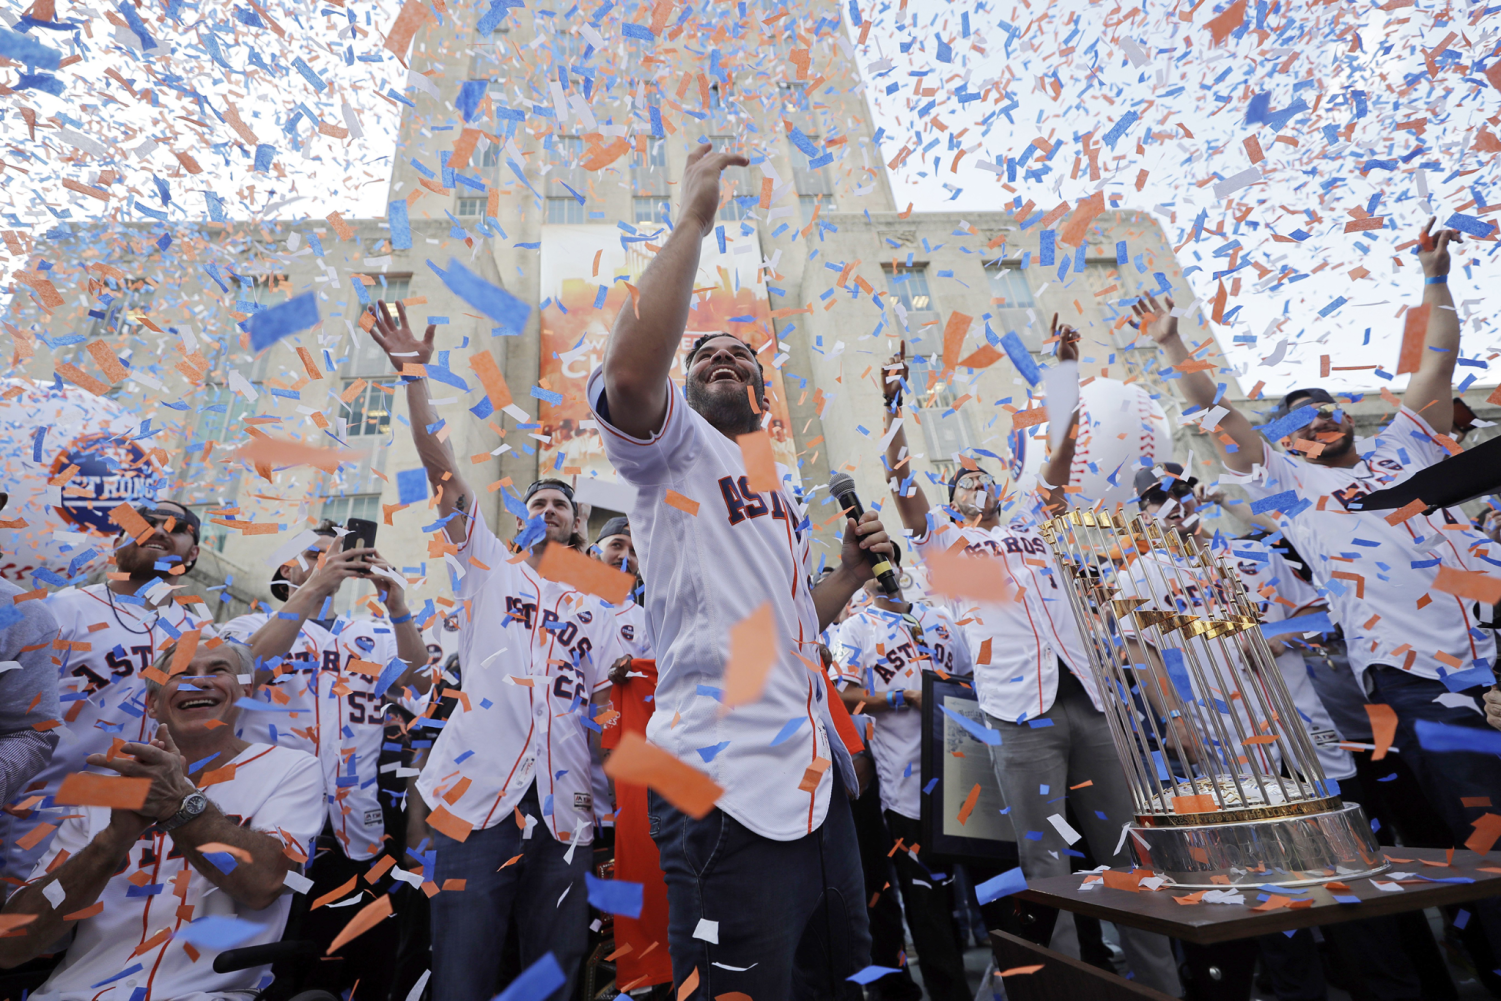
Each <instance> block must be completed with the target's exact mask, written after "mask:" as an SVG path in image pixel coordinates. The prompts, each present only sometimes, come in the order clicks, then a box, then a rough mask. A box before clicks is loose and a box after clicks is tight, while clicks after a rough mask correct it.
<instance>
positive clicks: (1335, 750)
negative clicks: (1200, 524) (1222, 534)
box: [1229, 539, 1355, 779]
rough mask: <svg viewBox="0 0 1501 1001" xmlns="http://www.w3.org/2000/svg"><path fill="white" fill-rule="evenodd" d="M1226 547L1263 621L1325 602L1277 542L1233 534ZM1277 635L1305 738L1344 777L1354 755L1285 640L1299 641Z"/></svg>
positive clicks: (1331, 772)
mask: <svg viewBox="0 0 1501 1001" xmlns="http://www.w3.org/2000/svg"><path fill="white" fill-rule="evenodd" d="M1229 548H1230V555H1231V557H1232V558H1233V559H1234V561H1235V569H1236V572H1237V573H1238V574H1239V575H1240V580H1241V583H1243V584H1244V585H1245V586H1246V590H1247V591H1249V592H1251V596H1252V598H1253V599H1255V600H1259V601H1261V602H1262V606H1261V621H1262V622H1281V621H1283V620H1284V619H1290V618H1293V617H1294V616H1296V615H1298V614H1299V613H1301V612H1302V611H1304V610H1305V609H1307V608H1308V607H1309V606H1310V605H1315V604H1320V603H1322V602H1323V598H1322V597H1321V596H1320V595H1319V593H1318V591H1317V590H1315V589H1314V587H1313V585H1312V584H1310V583H1308V582H1307V581H1305V580H1304V579H1303V578H1302V577H1299V576H1298V575H1297V573H1296V571H1295V570H1294V569H1293V567H1292V566H1291V565H1289V563H1288V560H1287V558H1286V557H1285V556H1284V555H1283V553H1282V550H1280V549H1278V548H1277V547H1276V546H1269V545H1267V544H1266V542H1265V541H1263V540H1261V539H1235V540H1234V541H1232V542H1231V543H1230V544H1229ZM1279 599H1280V600H1279ZM1281 639H1282V640H1283V646H1284V649H1283V651H1282V652H1281V653H1279V654H1278V655H1277V666H1278V667H1280V668H1281V669H1282V679H1283V680H1284V681H1285V682H1287V692H1288V694H1289V695H1291V696H1292V699H1293V705H1294V706H1296V707H1297V709H1298V716H1299V717H1301V718H1302V720H1303V728H1304V729H1305V730H1307V731H1308V739H1309V740H1311V741H1312V742H1313V748H1314V751H1315V753H1317V754H1318V756H1319V763H1320V764H1321V765H1322V766H1323V768H1324V774H1325V775H1326V776H1328V777H1329V778H1331V779H1347V778H1349V777H1350V776H1352V775H1354V774H1355V758H1354V756H1353V755H1352V754H1351V753H1350V752H1349V751H1347V750H1345V749H1344V748H1342V747H1340V746H1339V745H1340V742H1341V741H1343V740H1344V739H1345V738H1344V736H1343V735H1342V734H1341V733H1340V732H1339V728H1338V727H1336V726H1335V725H1334V720H1333V718H1332V717H1330V715H1329V710H1328V709H1326V708H1325V707H1324V702H1323V700H1322V699H1320V698H1319V693H1318V692H1317V691H1316V690H1315V689H1314V687H1313V679H1312V678H1310V677H1309V674H1308V671H1309V668H1308V664H1307V663H1305V662H1304V660H1303V654H1302V652H1301V651H1300V650H1299V649H1298V648H1297V647H1295V646H1293V645H1291V643H1289V642H1288V641H1294V642H1295V641H1297V639H1298V636H1297V635H1292V636H1283V637H1281Z"/></svg>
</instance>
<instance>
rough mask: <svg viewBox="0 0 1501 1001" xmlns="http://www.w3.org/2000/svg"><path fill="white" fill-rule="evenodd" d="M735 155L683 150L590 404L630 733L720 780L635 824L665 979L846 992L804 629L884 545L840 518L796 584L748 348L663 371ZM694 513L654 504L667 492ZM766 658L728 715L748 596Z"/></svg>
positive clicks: (805, 546)
mask: <svg viewBox="0 0 1501 1001" xmlns="http://www.w3.org/2000/svg"><path fill="white" fill-rule="evenodd" d="M747 164H748V161H747V160H746V158H745V157H743V156H740V155H738V154H734V153H719V152H713V151H711V149H710V148H709V147H708V146H707V145H704V146H700V147H699V148H698V149H696V150H695V151H694V152H693V153H692V155H690V157H689V158H688V164H687V168H686V170H685V171H684V175H683V180H682V182H681V184H680V185H679V190H680V191H681V192H682V203H681V206H680V208H679V217H678V223H677V227H676V228H675V229H674V230H673V232H672V235H671V236H670V237H668V239H667V241H666V243H665V244H664V245H663V247H662V250H661V251H660V252H659V253H658V254H657V255H656V257H655V258H654V259H653V261H652V263H651V265H650V266H649V267H648V268H647V269H646V271H645V272H644V273H643V274H642V276H641V280H640V283H639V297H638V305H639V309H631V308H627V309H623V310H621V312H620V314H619V316H618V318H617V319H616V322H615V327H614V330H613V332H612V334H611V337H610V342H609V344H608V346H607V348H606V350H605V359H604V364H603V366H602V367H601V368H599V369H596V370H595V372H594V374H593V375H592V376H591V377H590V380H589V390H588V393H589V403H590V406H591V408H592V409H593V411H594V414H595V416H596V417H597V419H598V421H599V427H600V435H601V437H602V438H603V440H604V447H605V454H606V455H607V456H608V457H609V459H610V461H611V462H612V463H613V464H614V466H615V469H616V470H617V471H618V472H619V473H620V475H621V476H622V477H624V478H625V479H626V480H627V481H628V482H630V483H631V484H632V485H633V486H635V487H636V489H637V499H636V503H635V506H634V510H633V511H632V512H631V515H630V523H631V527H632V530H633V533H634V538H635V544H636V548H637V551H638V553H639V554H640V558H641V566H642V570H643V576H644V579H645V582H646V587H645V591H646V614H647V618H648V620H649V622H650V623H651V627H652V629H651V632H652V639H653V643H654V646H655V650H656V655H657V675H658V680H657V689H656V698H655V703H654V704H655V706H656V711H655V713H654V715H653V717H652V720H651V722H650V724H649V725H648V728H647V736H648V739H649V740H650V741H651V742H652V743H654V744H656V745H658V746H659V747H662V748H665V749H666V750H668V751H670V752H671V753H673V754H674V755H676V756H677V757H678V758H679V759H681V760H682V761H685V762H687V763H688V764H689V765H691V766H693V767H695V768H698V769H699V770H701V771H704V772H707V773H708V774H709V775H710V777H712V778H713V779H714V781H716V782H717V783H718V784H719V785H720V786H722V787H723V788H724V793H723V795H722V796H721V797H720V798H719V801H718V804H717V806H716V807H715V808H714V809H713V810H711V811H710V812H709V813H708V814H706V815H705V816H704V817H703V818H702V819H698V820H695V819H693V818H692V817H691V816H689V815H688V814H686V813H684V812H683V811H681V810H679V809H677V808H676V807H674V806H672V805H671V804H669V803H668V802H667V801H666V800H665V799H663V798H662V797H661V796H659V795H658V794H657V793H656V792H653V793H652V794H651V797H650V806H649V814H650V818H651V828H652V836H653V838H654V839H655V840H656V842H657V846H658V848H659V849H660V852H661V860H662V871H663V873H664V874H665V876H666V879H667V893H668V901H669V911H670V913H669V928H668V944H669V947H670V950H671V954H672V963H673V975H674V980H675V981H676V983H677V984H679V985H683V984H685V983H687V982H688V981H689V980H690V978H693V977H695V976H696V978H697V982H698V986H699V992H698V995H697V996H699V997H706V998H712V997H719V996H722V995H724V994H727V993H730V992H739V993H742V994H746V995H749V996H750V997H753V998H772V997H792V998H811V997H843V996H846V995H849V996H853V997H858V996H859V995H860V989H859V988H858V987H857V986H856V985H854V984H853V983H850V982H848V981H847V980H845V978H846V977H848V976H849V975H850V974H852V973H855V972H857V971H858V970H860V969H862V968H863V967H864V966H865V965H867V963H868V961H869V959H868V957H869V951H870V936H869V933H868V930H867V927H866V919H865V900H864V882H863V878H862V874H861V869H860V860H859V852H858V850H857V847H856V844H855V831H854V826H853V823H852V821H851V819H850V807H849V799H848V796H849V795H850V794H851V793H852V792H853V791H854V789H855V788H856V786H855V782H854V776H853V769H852V768H851V767H850V762H849V756H848V753H847V752H846V750H845V748H844V746H843V744H842V742H841V741H840V740H839V739H838V738H837V736H836V734H835V732H834V724H833V719H832V717H831V716H830V714H829V696H828V691H827V686H826V684H825V682H824V681H823V679H822V678H821V677H819V676H817V675H816V674H815V673H814V671H813V669H812V668H810V665H813V666H815V667H816V665H817V664H818V662H819V661H818V658H819V654H818V648H817V645H818V636H819V632H820V631H821V630H822V629H823V628H824V626H826V625H827V624H828V623H829V622H830V621H831V620H832V619H833V618H834V616H835V614H837V613H838V611H839V610H840V609H841V608H842V607H843V606H844V604H845V603H846V602H847V601H848V600H849V599H850V597H851V596H852V595H853V594H854V593H855V590H856V588H858V587H859V586H860V585H861V584H862V583H864V582H865V581H866V580H869V579H870V578H871V577H872V576H873V573H872V570H871V564H870V563H869V562H868V561H867V556H868V554H871V553H879V554H885V553H887V552H889V551H890V548H891V546H890V542H889V540H888V539H887V537H886V534H885V532H884V531H883V530H882V528H881V525H880V522H879V521H878V520H877V518H876V517H875V515H874V514H866V515H864V516H863V517H862V518H861V519H860V520H859V522H858V523H857V522H856V521H855V520H854V519H849V520H848V521H847V522H846V526H845V533H844V543H843V547H842V552H841V557H840V562H839V567H838V569H837V570H836V571H835V572H834V573H833V574H830V575H828V576H827V577H825V578H824V579H823V581H821V582H820V583H819V584H818V585H817V587H813V586H811V583H810V570H811V567H810V565H809V546H810V542H811V533H810V532H809V530H808V529H807V528H806V527H805V519H804V516H803V509H802V505H801V503H800V500H799V499H798V498H797V497H796V496H795V494H794V492H793V490H792V489H791V488H790V486H789V485H788V482H789V478H788V476H787V475H786V473H785V470H782V469H781V468H780V467H778V469H777V484H778V485H777V488H776V489H772V490H766V489H764V488H763V489H753V488H752V487H751V485H750V479H751V474H750V471H748V470H747V464H746V461H745V458H744V456H743V455H742V452H741V446H740V444H739V442H738V441H737V439H738V438H740V437H741V436H746V435H754V434H757V433H762V432H760V431H759V429H760V426H761V415H762V414H763V413H764V412H765V409H766V408H765V406H764V403H765V379H764V376H763V373H762V371H761V365H760V362H759V361H758V360H757V358H756V355H755V353H754V352H753V351H752V350H751V348H750V347H749V346H748V345H747V344H745V343H744V342H743V341H741V340H739V339H738V338H736V337H734V336H733V335H730V334H726V333H712V334H706V335H704V336H702V337H700V338H698V340H697V341H696V342H695V343H694V344H693V346H692V348H691V349H690V350H689V351H688V353H687V356H686V357H685V359H684V363H683V364H684V371H685V373H686V380H685V384H684V386H683V388H682V389H679V388H678V387H677V386H676V385H675V384H673V383H672V382H671V380H670V379H669V378H668V373H669V370H670V369H671V368H672V364H673V360H674V359H675V358H676V357H677V353H678V349H679V347H680V346H681V343H682V339H683V335H684V331H685V329H686V328H687V325H688V321H689V309H690V307H691V304H692V299H693V289H694V284H695V281H694V279H695V277H696V276H697V273H698V264H699V252H700V248H701V245H702V242H703V240H704V238H705V237H707V236H708V235H709V233H710V232H711V230H712V228H713V225H714V218H715V213H716V211H717V209H718V207H719V193H720V192H719V176H720V172H721V171H722V170H724V168H726V167H729V166H746V165H747ZM669 491H672V492H675V493H677V494H681V495H682V496H684V497H687V498H689V499H690V500H694V501H697V502H698V503H699V505H700V508H699V510H698V511H697V513H696V514H690V513H688V512H687V511H684V510H682V509H681V508H680V507H675V506H672V505H669V504H668V503H667V502H666V501H667V496H668V492H669ZM767 604H769V605H770V606H771V610H772V615H773V618H774V623H775V640H774V642H775V650H776V654H775V660H774V661H773V664H772V666H771V668H770V670H769V671H768V672H767V675H766V679H765V686H764V688H763V689H762V692H761V695H760V697H759V698H758V699H756V700H755V701H753V702H749V703H746V704H741V705H737V706H734V707H732V708H728V709H726V707H725V706H724V705H723V704H722V703H721V702H720V701H719V700H718V699H717V698H715V697H713V695H710V694H704V689H706V688H707V689H711V690H716V691H717V690H720V689H722V687H723V685H724V675H725V666H726V661H727V659H728V653H729V650H728V646H729V640H728V636H729V632H730V629H731V627H733V626H735V625H736V624H738V623H739V622H741V621H743V620H744V619H746V618H748V617H749V616H750V615H751V614H752V613H755V612H756V611H758V610H759V609H760V608H761V607H762V606H763V605H767Z"/></svg>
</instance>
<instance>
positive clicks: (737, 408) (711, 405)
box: [683, 379, 766, 435]
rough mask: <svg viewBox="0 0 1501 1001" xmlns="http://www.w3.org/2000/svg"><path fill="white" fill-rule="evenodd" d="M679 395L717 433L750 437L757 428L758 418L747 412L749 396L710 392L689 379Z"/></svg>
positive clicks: (704, 385)
mask: <svg viewBox="0 0 1501 1001" xmlns="http://www.w3.org/2000/svg"><path fill="white" fill-rule="evenodd" d="M683 396H684V397H685V398H686V399H687V400H688V406H690V407H692V408H693V409H694V410H696V411H698V414H699V416H700V417H702V418H703V419H704V420H706V421H708V422H709V423H710V424H711V425H713V427H714V429H715V430H717V431H719V432H720V433H721V434H726V435H737V434H750V433H751V432H752V431H756V430H758V429H759V428H760V427H761V415H760V414H758V413H756V412H755V411H754V410H752V409H751V405H750V397H749V396H747V395H746V394H744V393H718V392H711V391H710V390H709V389H708V387H707V385H706V384H705V383H701V382H699V381H697V380H695V379H689V380H688V382H687V384H686V385H684V387H683ZM763 401H764V398H763ZM761 409H762V410H765V409H766V408H765V407H764V406H763V407H762V408H761Z"/></svg>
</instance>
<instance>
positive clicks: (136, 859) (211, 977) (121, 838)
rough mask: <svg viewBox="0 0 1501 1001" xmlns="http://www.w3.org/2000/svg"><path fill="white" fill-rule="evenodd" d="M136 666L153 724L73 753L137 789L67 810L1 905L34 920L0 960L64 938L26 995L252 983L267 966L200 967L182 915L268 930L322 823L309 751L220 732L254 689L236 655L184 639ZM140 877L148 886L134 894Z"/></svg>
mask: <svg viewBox="0 0 1501 1001" xmlns="http://www.w3.org/2000/svg"><path fill="white" fill-rule="evenodd" d="M143 674H145V675H147V679H146V683H145V685H144V686H143V687H144V698H145V707H146V713H147V715H148V716H149V717H150V719H152V720H154V721H155V722H156V723H157V724H158V725H157V726H156V727H155V728H154V731H148V732H149V733H150V737H149V739H145V740H141V741H139V742H129V743H125V744H123V745H121V746H120V747H118V748H115V749H113V750H112V751H109V752H107V753H98V754H91V755H89V757H88V761H87V763H88V764H89V765H90V766H92V767H93V768H95V769H99V770H101V771H104V772H105V773H106V774H107V773H109V772H116V773H119V774H120V775H123V776H125V777H127V778H133V779H145V780H147V783H146V785H147V789H146V792H145V796H144V799H143V800H142V801H139V805H136V804H135V803H132V805H131V807H127V806H122V805H121V800H119V799H115V801H114V802H113V803H112V804H111V805H110V806H103V805H97V806H93V805H91V806H82V807H76V806H75V807H71V808H70V809H69V814H70V816H68V817H67V818H65V819H64V820H63V821H62V823H61V824H60V825H59V827H58V829H57V832H56V834H55V835H54V836H53V838H52V839H51V841H50V845H49V848H48V850H47V852H46V853H45V854H44V855H43V856H42V858H40V859H39V860H38V861H37V865H36V868H35V869H34V871H33V872H32V873H31V881H30V882H28V883H27V884H26V885H25V886H23V887H22V888H21V889H19V890H17V891H16V892H15V893H14V894H12V895H11V897H10V899H9V900H7V901H6V903H5V913H6V914H7V915H35V918H34V919H32V920H31V921H29V922H28V923H26V924H24V925H21V926H20V927H22V928H24V929H25V931H24V932H23V933H22V934H21V935H19V936H14V937H9V936H8V937H6V938H5V939H4V940H3V941H0V967H5V968H10V967H14V966H18V965H20V964H21V963H25V962H27V961H29V960H31V959H34V958H35V957H36V956H38V955H40V954H42V953H43V952H47V951H51V950H53V949H54V948H55V947H56V946H58V945H59V944H65V946H66V952H65V954H64V956H63V961H62V965H60V966H58V967H57V969H56V970H54V971H53V973H52V975H51V976H50V977H49V978H48V980H47V982H46V983H45V984H43V985H42V987H41V988H40V989H39V990H38V991H37V992H36V993H34V994H32V997H33V998H36V999H38V1001H57V999H60V998H73V997H91V996H93V995H94V992H96V991H97V989H98V986H99V985H100V984H101V983H102V982H105V981H111V982H115V983H116V984H117V986H118V988H119V989H121V990H122V991H125V992H130V993H132V994H136V993H140V994H141V995H142V996H146V994H148V993H149V995H150V996H151V997H156V998H182V997H209V996H213V997H219V996H222V995H223V994H224V993H225V992H229V991H236V990H244V989H246V988H251V987H255V986H256V985H257V984H259V983H260V981H261V979H262V978H263V977H264V976H265V974H266V973H267V969H266V968H265V967H260V968H255V969H250V970H241V971H236V972H232V973H217V972H215V971H214V970H213V965H214V954H215V953H217V952H218V951H220V949H219V948H217V947H216V946H215V945H214V944H210V943H208V942H206V941H204V940H202V939H198V940H194V938H193V935H192V932H191V931H190V929H192V928H194V927H195V926H194V924H193V922H195V921H196V920H197V919H200V918H203V917H206V916H210V915H217V916H220V917H222V918H233V919H235V925H236V941H235V943H234V944H235V945H236V946H252V945H263V944H267V943H271V942H275V941H278V940H279V939H280V938H281V936H282V932H283V930H284V929H285V926H286V921H287V915H288V913H289V911H290V908H291V899H292V898H291V894H290V893H289V892H287V891H288V890H299V889H303V888H305V887H306V886H307V884H308V881H307V880H306V879H305V878H302V877H301V876H300V875H298V874H297V872H296V870H297V869H298V868H299V865H298V863H297V862H294V861H293V859H294V858H299V857H302V858H305V857H306V856H307V855H309V854H311V853H312V844H311V842H312V839H313V836H314V835H315V834H316V833H317V831H318V829H319V828H320V827H321V826H322V824H323V813H324V811H323V779H322V776H321V775H320V774H319V769H318V762H317V760H316V759H314V758H313V757H312V756H311V755H309V754H307V753H305V752H303V751H296V750H292V749H291V748H287V747H273V746H270V745H266V744H252V743H249V742H248V741H245V740H242V739H241V738H239V737H237V736H236V735H235V722H236V721H237V719H238V717H239V715H240V712H241V707H240V703H241V702H242V701H243V700H244V699H247V698H249V697H251V695H252V694H253V692H254V690H255V675H254V672H253V669H252V662H251V659H250V655H249V651H248V650H247V649H246V648H245V647H243V646H242V645H240V644H238V643H232V642H231V643H225V642H223V641H222V640H217V639H211V640H208V641H207V642H204V643H196V642H194V641H190V640H185V641H183V642H181V643H179V644H176V645H173V646H171V647H169V648H168V649H167V650H166V651H165V652H164V653H163V654H162V656H161V657H159V658H158V659H157V661H156V664H155V666H154V668H148V669H147V671H145V672H143ZM99 777H101V776H97V775H96V776H95V778H99ZM122 785H123V783H122ZM86 798H92V799H94V800H95V801H96V802H101V803H102V802H103V801H104V800H105V799H106V798H113V797H104V796H100V795H98V794H97V792H96V794H95V795H94V796H92V797H86ZM148 885H151V886H155V887H156V889H158V890H160V891H161V892H160V894H159V895H158V894H156V893H152V892H147V893H142V892H141V887H143V886H148ZM242 935H243V937H240V936H242ZM147 971H149V972H147Z"/></svg>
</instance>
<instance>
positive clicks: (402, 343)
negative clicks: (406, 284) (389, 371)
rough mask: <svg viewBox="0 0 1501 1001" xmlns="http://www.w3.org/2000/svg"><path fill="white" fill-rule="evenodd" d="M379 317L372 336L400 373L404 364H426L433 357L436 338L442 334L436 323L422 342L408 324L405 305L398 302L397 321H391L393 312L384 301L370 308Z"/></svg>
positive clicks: (376, 319)
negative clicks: (438, 334) (434, 339)
mask: <svg viewBox="0 0 1501 1001" xmlns="http://www.w3.org/2000/svg"><path fill="white" fill-rule="evenodd" d="M370 309H371V311H372V312H373V314H374V316H375V326H373V327H371V328H370V336H371V337H373V338H375V343H376V344H379V345H380V347H381V350H382V351H384V352H385V353H386V357H388V358H390V359H391V364H392V365H394V366H395V367H396V371H398V372H400V371H401V367H402V366H403V365H426V364H427V363H428V362H429V361H430V360H432V357H433V338H434V337H435V336H436V335H437V333H438V327H437V325H436V324H432V323H430V324H428V325H427V332H426V333H425V334H423V336H422V339H421V340H418V339H417V335H416V334H414V333H412V327H411V324H410V323H408V322H407V308H406V306H405V305H403V304H402V303H401V302H399V301H398V302H397V303H396V319H395V321H393V320H392V319H391V314H390V311H389V310H388V309H387V307H386V301H385V300H384V299H382V300H380V302H379V303H378V304H377V305H375V306H371V307H370Z"/></svg>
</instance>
